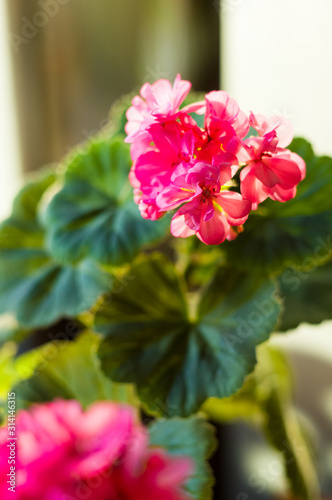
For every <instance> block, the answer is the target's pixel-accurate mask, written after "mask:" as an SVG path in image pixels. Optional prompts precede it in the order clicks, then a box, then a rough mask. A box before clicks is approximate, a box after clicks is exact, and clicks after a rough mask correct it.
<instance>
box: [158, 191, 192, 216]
mask: <svg viewBox="0 0 332 500" xmlns="http://www.w3.org/2000/svg"><path fill="white" fill-rule="evenodd" d="M194 195H195V193H194V192H189V191H184V190H183V189H179V188H177V187H174V186H169V187H166V188H165V189H163V190H162V191H161V193H159V194H158V196H157V198H156V204H157V206H158V207H159V208H160V209H161V210H172V209H173V208H177V207H178V206H179V205H181V203H183V202H184V201H186V200H190V199H191V198H192V197H193V196H194Z"/></svg>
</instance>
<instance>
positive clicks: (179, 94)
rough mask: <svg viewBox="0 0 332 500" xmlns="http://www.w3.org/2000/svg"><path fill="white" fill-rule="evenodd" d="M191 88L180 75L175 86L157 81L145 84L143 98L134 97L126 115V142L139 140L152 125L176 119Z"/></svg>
mask: <svg viewBox="0 0 332 500" xmlns="http://www.w3.org/2000/svg"><path fill="white" fill-rule="evenodd" d="M190 88H191V83H190V82H188V81H186V80H181V76H180V75H177V76H176V78H175V81H174V85H173V86H172V85H171V83H170V82H169V81H168V80H157V81H156V82H154V83H153V84H152V85H150V83H145V84H144V85H143V87H142V88H141V91H140V94H141V96H136V97H134V99H133V100H132V106H131V107H130V108H129V109H128V111H127V114H126V116H127V119H128V122H127V124H126V127H125V131H126V133H127V135H128V137H127V139H126V142H129V143H132V142H134V141H136V140H137V139H139V136H140V135H141V134H142V133H144V130H146V128H147V127H149V126H150V125H151V124H152V123H157V122H161V123H164V122H165V121H167V120H171V119H172V118H174V117H175V116H176V115H177V113H178V112H179V108H180V105H181V103H182V102H183V101H184V99H185V98H186V96H187V95H188V93H189V90H190Z"/></svg>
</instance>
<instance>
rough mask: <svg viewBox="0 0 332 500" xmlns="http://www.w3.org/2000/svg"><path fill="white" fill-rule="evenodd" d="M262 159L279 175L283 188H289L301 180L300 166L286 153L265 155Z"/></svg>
mask: <svg viewBox="0 0 332 500" xmlns="http://www.w3.org/2000/svg"><path fill="white" fill-rule="evenodd" d="M262 161H263V162H264V164H265V165H266V166H267V167H269V168H270V169H271V170H272V171H273V172H274V173H275V174H276V175H277V176H278V177H279V182H278V184H279V185H280V187H282V188H283V189H291V188H293V187H294V186H296V185H297V184H298V183H299V182H300V181H301V171H300V168H299V167H298V165H297V163H295V162H294V161H293V160H292V159H291V157H289V156H288V155H287V154H281V155H277V156H265V157H263V158H262Z"/></svg>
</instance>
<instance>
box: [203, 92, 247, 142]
mask: <svg viewBox="0 0 332 500" xmlns="http://www.w3.org/2000/svg"><path fill="white" fill-rule="evenodd" d="M205 101H206V113H205V128H206V130H207V131H208V134H209V136H210V137H211V138H212V139H216V138H219V137H220V136H222V135H224V134H225V128H227V129H229V126H231V127H232V129H233V130H234V132H235V134H236V135H237V136H238V137H240V138H243V137H245V136H246V135H247V133H248V132H249V120H248V117H247V116H246V114H245V113H244V112H243V111H241V110H240V108H239V105H238V103H237V102H236V101H235V99H232V98H231V97H229V95H228V94H227V92H225V91H223V90H217V91H212V92H210V93H209V94H207V95H206V96H205ZM227 135H229V132H227ZM233 135H234V134H233Z"/></svg>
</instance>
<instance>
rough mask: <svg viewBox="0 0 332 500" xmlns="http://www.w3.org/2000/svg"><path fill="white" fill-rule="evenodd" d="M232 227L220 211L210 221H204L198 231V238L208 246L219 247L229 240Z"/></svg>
mask: <svg viewBox="0 0 332 500" xmlns="http://www.w3.org/2000/svg"><path fill="white" fill-rule="evenodd" d="M229 228H230V225H229V224H228V222H227V219H226V217H225V215H224V214H223V213H221V212H220V211H219V210H216V211H215V212H214V216H213V217H212V218H211V219H209V220H208V221H202V223H201V225H200V228H199V230H198V231H197V236H198V238H199V239H200V240H201V241H202V242H203V243H205V244H206V245H219V244H220V243H222V242H223V241H225V239H226V238H227V235H228V232H229Z"/></svg>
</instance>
